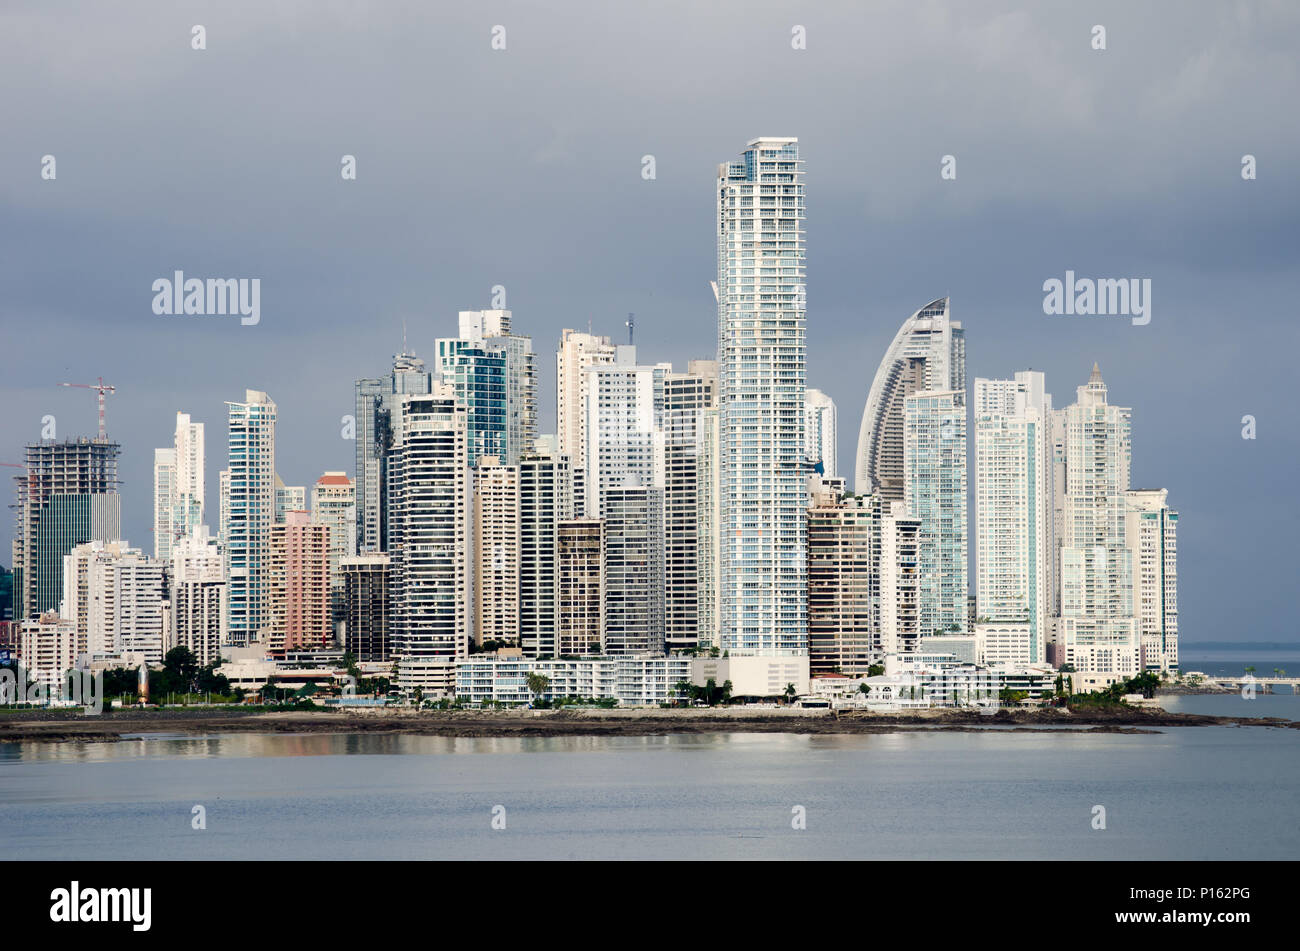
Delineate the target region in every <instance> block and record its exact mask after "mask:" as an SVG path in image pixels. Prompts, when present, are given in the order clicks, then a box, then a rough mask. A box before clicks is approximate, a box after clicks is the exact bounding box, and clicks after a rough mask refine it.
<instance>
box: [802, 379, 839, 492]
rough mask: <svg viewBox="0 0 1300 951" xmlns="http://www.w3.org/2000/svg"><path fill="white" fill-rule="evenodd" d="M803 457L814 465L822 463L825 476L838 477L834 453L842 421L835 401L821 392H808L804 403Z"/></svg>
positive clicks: (837, 463)
mask: <svg viewBox="0 0 1300 951" xmlns="http://www.w3.org/2000/svg"><path fill="white" fill-rule="evenodd" d="M803 415H804V422H803V440H804V457H805V458H806V459H807V460H808V461H809V462H812V463H817V462H820V463H821V464H822V474H823V475H825V476H826V477H827V478H831V479H833V478H835V476H836V475H838V466H839V459H838V456H837V454H836V450H835V441H836V439H837V438H838V435H837V434H838V431H839V422H838V419H837V417H836V414H835V401H834V400H833V399H831V398H830V397H829V396H827V395H826V394H825V393H823V392H822V391H821V390H814V389H809V390H808V391H806V393H805V394H804V401H803Z"/></svg>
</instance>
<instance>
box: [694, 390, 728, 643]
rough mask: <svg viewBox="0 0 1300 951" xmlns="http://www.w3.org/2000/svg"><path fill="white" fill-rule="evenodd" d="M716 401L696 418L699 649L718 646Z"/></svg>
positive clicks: (719, 563) (719, 505) (719, 565)
mask: <svg viewBox="0 0 1300 951" xmlns="http://www.w3.org/2000/svg"><path fill="white" fill-rule="evenodd" d="M720 418H721V417H720V415H719V410H718V404H717V401H716V400H715V401H714V404H713V406H712V407H711V408H709V409H706V410H704V411H703V412H702V413H701V414H700V453H699V457H698V459H697V465H698V468H699V479H700V481H699V501H698V504H697V511H698V512H699V523H698V525H697V530H696V542H697V545H698V548H697V550H696V551H697V553H696V564H697V566H698V568H699V577H698V579H697V582H696V587H697V594H698V597H697V602H698V604H699V631H700V637H699V643H700V646H701V647H715V646H717V644H718V640H719V632H720V630H721V628H720V625H721V623H722V586H721V578H722V560H721V559H722V556H721V553H720V549H721V543H722V539H721V538H720V537H719V535H718V532H719V530H720V525H721V519H722V502H721V498H720V492H721V486H720V484H719V481H718V464H719V458H718V422H719V419H720Z"/></svg>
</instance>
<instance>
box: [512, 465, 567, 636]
mask: <svg viewBox="0 0 1300 951" xmlns="http://www.w3.org/2000/svg"><path fill="white" fill-rule="evenodd" d="M573 483H574V470H573V467H572V465H571V464H570V461H569V458H568V457H567V456H565V455H563V454H560V453H556V452H554V451H547V449H546V448H544V447H542V446H540V445H539V446H538V449H537V451H535V452H530V453H525V454H524V456H523V458H522V459H520V460H519V639H520V646H521V647H522V648H523V651H524V653H525V654H527V655H528V656H529V657H554V656H555V655H556V653H557V651H558V646H557V644H556V633H557V631H558V630H559V623H560V615H561V612H562V611H563V610H564V603H563V600H562V598H561V593H560V569H559V525H560V523H561V522H564V521H567V520H569V519H572V518H573V517H574V515H575V514H578V513H579V510H578V508H577V503H576V500H575V497H574V496H575V493H574V485H573Z"/></svg>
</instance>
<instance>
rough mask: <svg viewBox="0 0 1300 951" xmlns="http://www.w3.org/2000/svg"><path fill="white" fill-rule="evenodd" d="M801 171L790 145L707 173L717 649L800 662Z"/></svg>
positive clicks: (803, 576) (757, 151) (804, 631)
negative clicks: (716, 398)
mask: <svg viewBox="0 0 1300 951" xmlns="http://www.w3.org/2000/svg"><path fill="white" fill-rule="evenodd" d="M803 174H804V172H803V162H802V161H801V160H800V158H799V144H798V139H794V138H779V137H772V138H757V139H753V140H751V141H750V142H749V143H748V144H747V145H746V147H745V150H744V151H743V152H742V154H741V157H740V159H739V160H737V161H732V162H726V163H723V164H721V165H719V166H718V182H717V188H718V191H717V197H718V207H717V218H716V221H717V252H718V279H717V289H716V293H717V297H718V363H719V393H720V408H721V417H720V426H719V452H720V459H721V473H720V502H721V511H720V520H721V525H720V530H719V538H720V540H721V542H720V543H721V579H720V586H721V599H722V617H721V622H720V643H719V646H720V647H722V648H723V649H724V650H727V651H729V652H730V653H732V654H756V655H765V656H769V657H773V656H785V657H798V658H806V657H807V654H808V612H807V590H806V589H807V583H808V572H807V566H806V561H805V556H804V546H805V526H806V513H807V510H806V502H807V493H806V487H805V478H804V477H805V472H804V468H805V462H804V432H803V428H804V388H805V374H806V369H805V368H806V352H805V348H806V342H805V340H806V289H805V277H804V259H805V249H804V227H803V222H804V217H805V214H804V184H803ZM804 663H806V660H804Z"/></svg>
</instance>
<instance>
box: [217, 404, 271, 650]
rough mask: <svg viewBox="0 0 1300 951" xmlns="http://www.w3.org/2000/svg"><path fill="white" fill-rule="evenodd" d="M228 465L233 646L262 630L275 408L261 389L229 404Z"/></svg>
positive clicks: (226, 509) (227, 539)
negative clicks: (241, 400) (240, 400)
mask: <svg viewBox="0 0 1300 951" xmlns="http://www.w3.org/2000/svg"><path fill="white" fill-rule="evenodd" d="M226 408H227V415H228V421H229V423H228V425H229V436H228V456H229V462H228V465H227V468H226V470H225V471H224V472H223V473H222V489H223V498H222V510H223V512H224V513H225V518H224V531H223V538H222V542H223V544H224V550H225V557H226V577H227V578H229V579H230V589H229V595H228V598H229V600H228V605H229V630H230V641H231V643H232V644H236V645H244V644H248V643H249V642H250V641H253V640H256V639H257V635H258V631H259V630H261V628H262V627H263V626H264V625H266V624H267V623H268V621H269V618H268V617H267V615H266V613H265V612H266V605H265V598H266V582H267V579H266V567H267V564H266V562H267V558H268V553H269V545H270V540H271V526H272V525H274V524H275V482H276V475H275V403H274V402H272V401H271V398H270V397H269V396H267V395H266V394H265V393H263V392H261V391H260V390H246V391H245V393H244V400H243V402H227V403H226Z"/></svg>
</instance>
